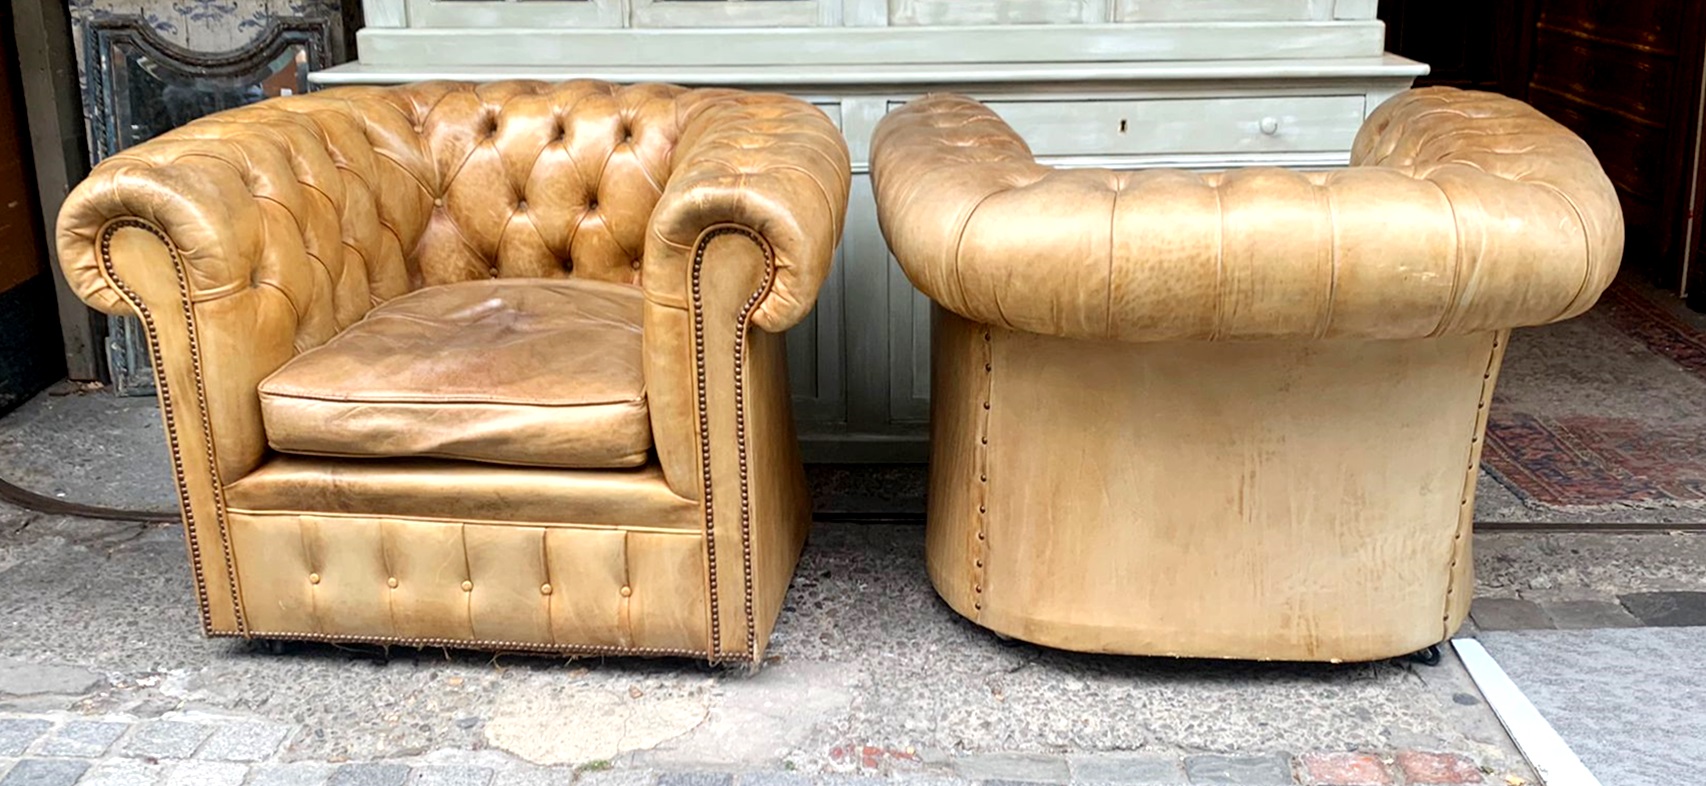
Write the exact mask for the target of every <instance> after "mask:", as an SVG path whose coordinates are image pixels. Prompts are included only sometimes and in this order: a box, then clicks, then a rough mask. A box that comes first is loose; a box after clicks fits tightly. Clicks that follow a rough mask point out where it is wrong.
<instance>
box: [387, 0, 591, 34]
mask: <svg viewBox="0 0 1706 786" xmlns="http://www.w3.org/2000/svg"><path fill="white" fill-rule="evenodd" d="M408 4H409V5H408V8H409V17H408V18H409V26H410V27H472V28H480V27H535V28H537V27H621V26H622V0H408Z"/></svg>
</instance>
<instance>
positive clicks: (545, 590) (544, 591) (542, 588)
mask: <svg viewBox="0 0 1706 786" xmlns="http://www.w3.org/2000/svg"><path fill="white" fill-rule="evenodd" d="M539 594H541V595H549V594H551V585H549V584H541V585H539Z"/></svg>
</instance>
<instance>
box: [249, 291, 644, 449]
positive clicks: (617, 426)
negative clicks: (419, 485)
mask: <svg viewBox="0 0 1706 786" xmlns="http://www.w3.org/2000/svg"><path fill="white" fill-rule="evenodd" d="M640 302H641V299H640V291H639V288H637V287H634V286H630V285H627V284H614V283H609V282H602V281H591V280H582V279H555V280H537V279H492V280H489V281H471V282H464V283H459V284H444V285H440V286H434V287H427V288H425V289H421V290H417V291H415V292H413V293H410V294H408V295H404V296H402V297H399V298H396V299H394V300H391V301H389V302H387V303H385V304H383V305H381V306H379V307H378V308H375V309H373V310H372V311H371V312H369V313H368V315H367V317H366V318H365V319H363V320H362V321H360V322H357V323H356V324H354V325H351V326H350V328H349V329H348V330H345V331H344V332H342V333H340V334H338V335H337V336H336V337H334V338H333V339H332V340H331V341H328V342H326V343H325V344H322V345H320V346H318V347H315V348H314V349H311V350H308V351H307V352H304V353H302V354H300V355H297V356H296V357H294V358H292V359H291V360H290V362H288V363H286V364H284V366H283V367H282V368H280V369H279V370H278V371H275V372H273V374H272V375H271V376H269V377H267V378H266V379H264V380H261V385H260V392H261V414H262V418H263V420H264V422H265V424H266V431H267V442H268V444H270V445H272V447H273V449H274V450H279V451H283V452H285V453H304V454H311V455H325V456H368V457H394V456H432V457H437V458H450V459H465V460H468V461H489V462H496V463H500V464H521V465H529V466H542V467H569V468H583V469H584V468H598V467H636V466H639V465H641V464H644V463H646V457H647V452H648V451H649V450H650V448H651V444H652V438H651V430H652V429H651V422H650V420H649V418H648V413H647V411H646V387H645V378H644V376H643V374H642V373H641V371H640V360H641V357H642V356H643V349H642V346H641V344H642V341H641V334H640Z"/></svg>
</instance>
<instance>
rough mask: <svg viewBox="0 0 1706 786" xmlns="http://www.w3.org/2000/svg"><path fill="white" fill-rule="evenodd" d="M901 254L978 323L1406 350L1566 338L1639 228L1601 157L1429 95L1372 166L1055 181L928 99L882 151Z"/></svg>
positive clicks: (946, 302)
mask: <svg viewBox="0 0 1706 786" xmlns="http://www.w3.org/2000/svg"><path fill="white" fill-rule="evenodd" d="M871 151H872V152H871V177H872V182H873V184H874V188H875V190H876V195H877V205H878V218H879V221H880V222H881V224H882V229H883V233H884V235H885V236H886V238H887V239H888V243H889V248H890V249H891V250H892V251H893V252H894V255H895V257H896V258H897V259H898V260H899V261H900V265H901V267H902V269H904V270H905V271H906V274H907V276H908V277H909V278H910V279H911V280H912V282H913V284H914V285H915V286H917V287H918V288H919V289H920V290H922V291H923V292H924V293H925V294H926V295H929V296H930V297H931V298H932V299H933V300H935V301H936V302H938V303H940V304H941V305H942V306H943V307H945V308H947V309H948V310H950V311H953V312H955V313H957V314H960V315H961V316H964V317H967V318H969V319H973V320H976V321H979V322H984V323H988V324H993V325H998V326H1002V327H1007V328H1012V329H1016V330H1023V331H1027V332H1032V333H1039V334H1044V335H1054V336H1064V337H1069V338H1085V339H1119V340H1125V341H1178V340H1200V341H1210V340H1213V341H1220V340H1245V339H1269V338H1294V337H1304V338H1357V339H1398V338H1419V337H1426V336H1443V335H1461V334H1468V333H1479V332H1485V331H1494V330H1503V329H1507V328H1512V327H1523V326H1529V325H1539V324H1545V323H1548V322H1553V321H1557V320H1560V319H1566V318H1569V317H1572V316H1575V315H1577V314H1580V313H1582V312H1583V311H1585V310H1587V309H1588V308H1589V307H1590V306H1592V305H1593V303H1594V301H1595V299H1596V298H1598V297H1599V293H1600V292H1601V291H1602V290H1603V289H1605V287H1606V286H1607V285H1608V284H1610V283H1611V279H1612V277H1613V276H1614V275H1615V274H1616V272H1617V267H1618V262H1619V260H1620V258H1621V256H1622V249H1623V216H1622V212H1621V210H1620V208H1619V206H1618V201H1617V193H1616V190H1615V189H1614V188H1613V187H1612V185H1611V181H1610V180H1609V179H1608V178H1607V177H1606V175H1605V172H1604V171H1603V170H1602V169H1601V168H1600V165H1599V162H1598V160H1597V159H1595V157H1594V153H1593V151H1592V150H1591V149H1589V147H1588V146H1587V144H1586V143H1584V142H1583V141H1582V140H1581V139H1580V138H1578V137H1577V136H1576V135H1575V134H1572V133H1571V132H1570V131H1569V130H1568V129H1565V128H1564V127H1563V126H1561V125H1559V124H1557V123H1556V122H1554V121H1552V120H1550V119H1548V118H1547V117H1546V116H1545V115H1543V114H1541V113H1540V112H1538V111H1536V110H1534V109H1533V108H1532V107H1529V106H1528V105H1526V104H1523V103H1521V102H1519V101H1516V100H1513V99H1510V98H1505V97H1503V96H1496V95H1491V94H1487V93H1477V92H1469V91H1459V90H1454V89H1450V88H1423V89H1418V90H1411V91H1407V92H1405V93H1402V94H1400V95H1398V96H1395V97H1393V98H1392V99H1390V100H1388V101H1387V102H1386V103H1385V104H1383V105H1382V106H1381V107H1379V108H1378V109H1376V110H1375V111H1374V113H1373V114H1372V115H1371V116H1370V117H1369V119H1368V120H1367V121H1366V122H1365V124H1364V126H1363V128H1362V130H1361V133H1360V134H1359V135H1358V137H1357V139H1356V142H1355V147H1354V151H1353V154H1352V162H1353V166H1351V167H1349V168H1346V169H1340V170H1335V171H1327V172H1320V171H1314V172H1304V171H1293V170H1286V169H1279V168H1273V167H1253V168H1247V169H1235V170H1231V171H1227V172H1216V173H1201V172H1185V171H1179V170H1166V169H1150V170H1142V171H1134V172H1115V171H1109V170H1104V169H1075V170H1056V169H1052V168H1050V167H1047V166H1043V165H1041V164H1038V163H1037V162H1036V161H1035V160H1034V159H1033V157H1032V155H1031V151H1030V149H1029V148H1028V147H1027V146H1026V145H1025V142H1024V140H1022V139H1021V138H1020V137H1019V136H1018V134H1016V133H1014V131H1013V129H1012V128H1010V127H1009V126H1008V125H1007V124H1006V123H1005V122H1003V121H1002V120H1001V118H1000V117H998V116H997V115H996V114H995V113H994V112H992V111H990V110H989V109H988V108H987V107H984V106H982V105H981V104H979V103H977V102H976V101H973V100H971V99H968V98H964V97H960V96H953V95H933V96H926V97H924V98H921V99H919V100H916V101H913V102H911V103H909V104H908V105H907V106H906V107H904V108H902V109H900V110H897V111H895V112H891V113H889V114H888V115H887V116H886V117H884V119H883V121H882V123H881V124H879V125H878V127H877V129H876V133H875V135H874V136H873V139H872V142H871Z"/></svg>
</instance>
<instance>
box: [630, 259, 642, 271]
mask: <svg viewBox="0 0 1706 786" xmlns="http://www.w3.org/2000/svg"><path fill="white" fill-rule="evenodd" d="M628 267H631V268H633V269H635V270H639V269H640V260H638V259H636V260H634V261H632V262H629V263H628Z"/></svg>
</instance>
